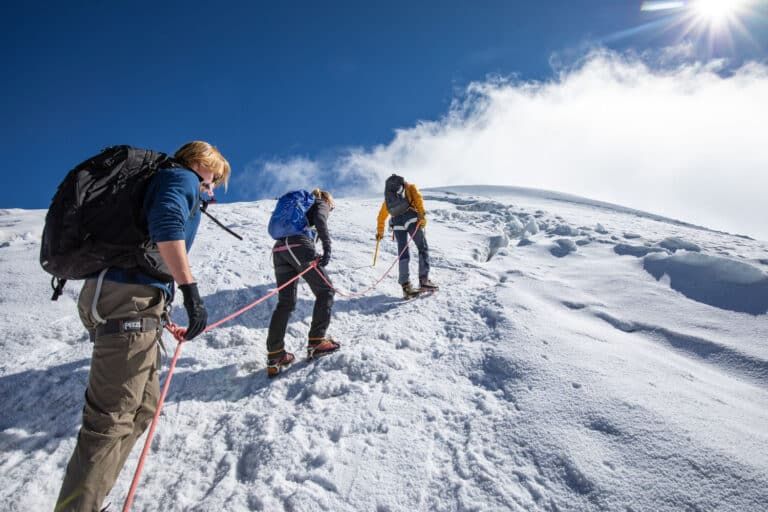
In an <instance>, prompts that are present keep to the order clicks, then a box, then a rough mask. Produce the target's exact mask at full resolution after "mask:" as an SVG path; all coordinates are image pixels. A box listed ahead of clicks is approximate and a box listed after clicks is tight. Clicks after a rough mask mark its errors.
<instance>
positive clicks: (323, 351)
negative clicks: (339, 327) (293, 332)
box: [307, 338, 341, 359]
mask: <svg viewBox="0 0 768 512" xmlns="http://www.w3.org/2000/svg"><path fill="white" fill-rule="evenodd" d="M339 348H341V345H340V344H339V343H337V342H335V341H333V339H331V338H310V339H309V343H308V344H307V359H316V358H318V357H322V356H324V355H327V354H330V353H331V352H336V351H337V350H339Z"/></svg>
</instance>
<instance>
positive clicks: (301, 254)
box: [267, 189, 340, 377]
mask: <svg viewBox="0 0 768 512" xmlns="http://www.w3.org/2000/svg"><path fill="white" fill-rule="evenodd" d="M333 208H334V202H333V197H332V196H331V194H330V193H329V192H327V191H325V190H320V189H315V190H313V191H312V192H308V191H306V190H295V191H293V192H288V193H287V194H284V195H283V196H281V197H280V198H279V199H278V201H277V205H276V206H275V210H274V211H273V212H272V217H271V218H270V220H269V234H270V236H271V237H272V238H274V239H275V245H274V247H273V248H272V261H273V264H274V266H275V278H276V280H277V286H278V288H279V287H281V286H283V285H284V284H285V283H287V282H288V281H290V280H291V279H293V278H295V277H296V276H297V275H298V274H300V273H301V272H303V271H305V270H306V269H307V268H308V267H309V266H310V265H312V264H313V262H314V263H315V268H314V269H313V270H311V271H309V272H307V273H305V274H304V275H303V276H302V277H303V278H304V280H305V281H306V282H307V284H309V287H310V288H311V290H312V293H314V295H315V306H314V310H313V311H312V324H311V325H310V327H309V336H308V338H309V339H308V340H307V358H308V359H314V358H317V357H320V356H323V355H326V354H330V353H331V352H334V351H336V350H338V349H339V347H340V345H339V343H337V342H336V341H334V340H333V339H331V338H330V337H328V336H326V331H327V330H328V325H329V324H330V323H331V308H332V307H333V295H334V290H333V285H332V284H331V280H330V278H329V277H328V275H327V274H326V272H325V267H326V265H328V262H329V261H330V260H331V237H330V235H329V233H328V216H329V215H330V213H331V211H332V210H333ZM313 228H314V229H313ZM316 238H319V239H320V242H321V244H322V246H323V254H322V256H318V254H317V252H316V251H315V239H316ZM297 290H298V282H297V281H294V282H292V283H291V284H290V285H288V286H286V287H285V288H283V289H281V290H280V292H279V294H278V301H277V307H276V308H275V311H274V313H272V320H271V321H270V323H269V333H268V334H267V376H269V377H275V376H276V375H278V374H279V373H280V371H281V370H282V369H283V368H286V367H287V366H289V365H290V364H291V363H293V361H294V359H295V356H294V355H293V354H292V353H291V352H287V351H286V350H285V340H284V338H285V331H286V329H287V327H288V320H289V319H290V316H291V313H292V312H293V310H294V309H295V307H296V299H297V297H296V295H297Z"/></svg>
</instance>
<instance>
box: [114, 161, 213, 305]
mask: <svg viewBox="0 0 768 512" xmlns="http://www.w3.org/2000/svg"><path fill="white" fill-rule="evenodd" d="M200 181H201V180H200V177H199V176H198V175H197V174H196V173H194V172H193V171H190V170H188V169H182V168H170V169H161V170H160V171H159V172H158V173H157V174H156V175H155V176H154V177H153V178H152V180H151V181H150V182H149V186H148V187H147V193H146V195H145V196H144V211H145V212H146V215H147V225H148V227H149V237H150V239H151V240H152V242H154V243H158V242H170V241H174V240H184V241H185V242H186V247H187V252H189V250H190V249H191V248H192V243H193V242H194V241H195V235H196V234H197V228H198V226H199V225H200V216H201V213H200V203H201V197H200ZM104 279H108V280H110V281H116V282H119V283H131V284H147V285H150V286H155V287H158V288H160V289H162V290H164V291H165V292H166V293H167V294H168V296H169V297H170V296H172V295H173V293H172V291H173V290H172V287H173V283H165V282H163V281H160V280H158V279H155V278H153V277H151V276H148V275H146V274H144V273H142V272H139V271H133V270H130V271H129V270H123V269H119V268H111V269H109V270H108V271H107V273H106V274H105V276H104Z"/></svg>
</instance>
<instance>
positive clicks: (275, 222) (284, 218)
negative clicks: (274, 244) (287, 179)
mask: <svg viewBox="0 0 768 512" xmlns="http://www.w3.org/2000/svg"><path fill="white" fill-rule="evenodd" d="M313 204H315V196H313V195H312V194H311V193H310V192H307V191H306V190H294V191H293V192H288V193H287V194H284V195H283V196H281V197H280V199H278V200H277V205H276V206H275V210H274V211H273V212H272V217H270V218H269V236H271V237H272V238H274V239H275V240H280V239H283V238H285V237H287V236H294V235H304V236H307V237H309V238H314V231H313V230H312V229H310V227H309V225H308V223H307V211H308V210H309V208H310V207H311V206H312V205H313Z"/></svg>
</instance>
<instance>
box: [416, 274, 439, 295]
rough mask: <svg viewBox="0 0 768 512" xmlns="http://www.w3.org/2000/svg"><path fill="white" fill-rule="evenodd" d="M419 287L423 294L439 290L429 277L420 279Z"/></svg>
mask: <svg viewBox="0 0 768 512" xmlns="http://www.w3.org/2000/svg"><path fill="white" fill-rule="evenodd" d="M419 286H420V287H421V291H423V292H431V291H434V290H437V289H438V288H437V285H436V284H435V283H433V282H432V281H430V280H429V278H428V277H423V278H421V279H419Z"/></svg>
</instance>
